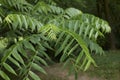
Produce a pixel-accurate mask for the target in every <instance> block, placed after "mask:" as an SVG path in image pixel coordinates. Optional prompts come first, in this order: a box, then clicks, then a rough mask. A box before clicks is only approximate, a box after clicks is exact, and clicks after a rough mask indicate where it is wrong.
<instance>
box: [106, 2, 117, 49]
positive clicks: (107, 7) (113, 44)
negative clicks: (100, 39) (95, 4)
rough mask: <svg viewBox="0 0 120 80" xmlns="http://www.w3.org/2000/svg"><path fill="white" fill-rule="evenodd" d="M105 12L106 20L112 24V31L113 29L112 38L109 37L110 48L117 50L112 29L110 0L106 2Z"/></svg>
mask: <svg viewBox="0 0 120 80" xmlns="http://www.w3.org/2000/svg"><path fill="white" fill-rule="evenodd" d="M104 12H105V17H106V20H107V21H108V23H109V24H110V26H111V29H112V31H111V33H110V37H109V38H110V48H111V49H116V45H115V36H114V33H113V27H112V24H113V23H112V22H113V19H112V16H111V15H110V8H109V0H104Z"/></svg>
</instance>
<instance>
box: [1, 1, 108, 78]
mask: <svg viewBox="0 0 120 80" xmlns="http://www.w3.org/2000/svg"><path fill="white" fill-rule="evenodd" d="M0 32H1V33H2V34H0V37H1V38H3V39H4V38H5V39H7V44H6V47H5V48H4V51H3V53H2V54H3V56H2V58H1V62H0V76H1V77H2V78H3V79H5V80H11V79H12V78H11V76H9V75H8V74H7V73H6V71H8V72H10V73H12V74H13V75H14V76H15V77H17V79H19V80H30V79H31V78H32V79H33V80H36V79H37V80H40V78H39V76H37V75H36V74H35V72H34V70H37V71H40V72H42V73H44V74H46V72H45V70H44V69H43V67H42V65H45V66H47V61H48V60H50V59H51V58H50V57H49V53H46V52H47V50H52V51H53V52H54V53H55V56H58V55H61V57H60V62H65V64H69V65H71V68H70V70H73V71H74V72H75V74H76V73H77V72H78V71H79V70H81V69H83V70H87V69H88V67H89V66H90V64H94V65H95V66H96V63H95V61H94V60H93V58H92V57H91V55H90V53H92V52H95V53H101V54H102V53H103V50H102V48H101V47H100V46H99V45H98V44H97V43H96V40H97V37H98V36H103V33H104V32H110V27H109V25H108V23H107V22H106V21H104V20H102V19H99V18H98V17H95V16H93V15H90V14H84V13H82V12H81V11H80V10H78V9H75V8H68V9H65V10H64V9H62V8H60V7H57V6H56V4H55V3H54V2H53V1H46V0H43V1H42V0H35V1H31V0H0Z"/></svg>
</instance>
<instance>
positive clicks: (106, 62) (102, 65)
mask: <svg viewBox="0 0 120 80" xmlns="http://www.w3.org/2000/svg"><path fill="white" fill-rule="evenodd" d="M93 58H94V59H95V61H96V63H97V65H98V67H94V68H90V69H89V70H87V71H86V72H80V73H79V75H78V80H120V51H107V52H106V55H105V56H99V55H94V56H93ZM45 70H46V72H47V73H48V74H47V75H43V74H40V73H38V74H39V75H40V77H41V79H42V80H75V79H74V75H69V76H68V70H67V69H63V68H62V64H58V63H56V64H54V65H51V66H49V67H45Z"/></svg>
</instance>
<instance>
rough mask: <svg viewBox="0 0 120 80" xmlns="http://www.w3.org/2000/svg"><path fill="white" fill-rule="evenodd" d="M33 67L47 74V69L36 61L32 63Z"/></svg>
mask: <svg viewBox="0 0 120 80" xmlns="http://www.w3.org/2000/svg"><path fill="white" fill-rule="evenodd" d="M32 68H34V69H35V70H37V71H39V72H42V73H44V74H46V72H45V70H44V69H43V68H42V67H41V66H40V65H38V64H36V63H32Z"/></svg>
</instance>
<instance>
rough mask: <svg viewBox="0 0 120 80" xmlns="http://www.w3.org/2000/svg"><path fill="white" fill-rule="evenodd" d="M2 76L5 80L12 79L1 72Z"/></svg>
mask: <svg viewBox="0 0 120 80" xmlns="http://www.w3.org/2000/svg"><path fill="white" fill-rule="evenodd" d="M0 76H1V77H2V78H3V79H4V80H10V78H9V77H8V75H7V74H5V73H4V72H3V71H2V70H0Z"/></svg>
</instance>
